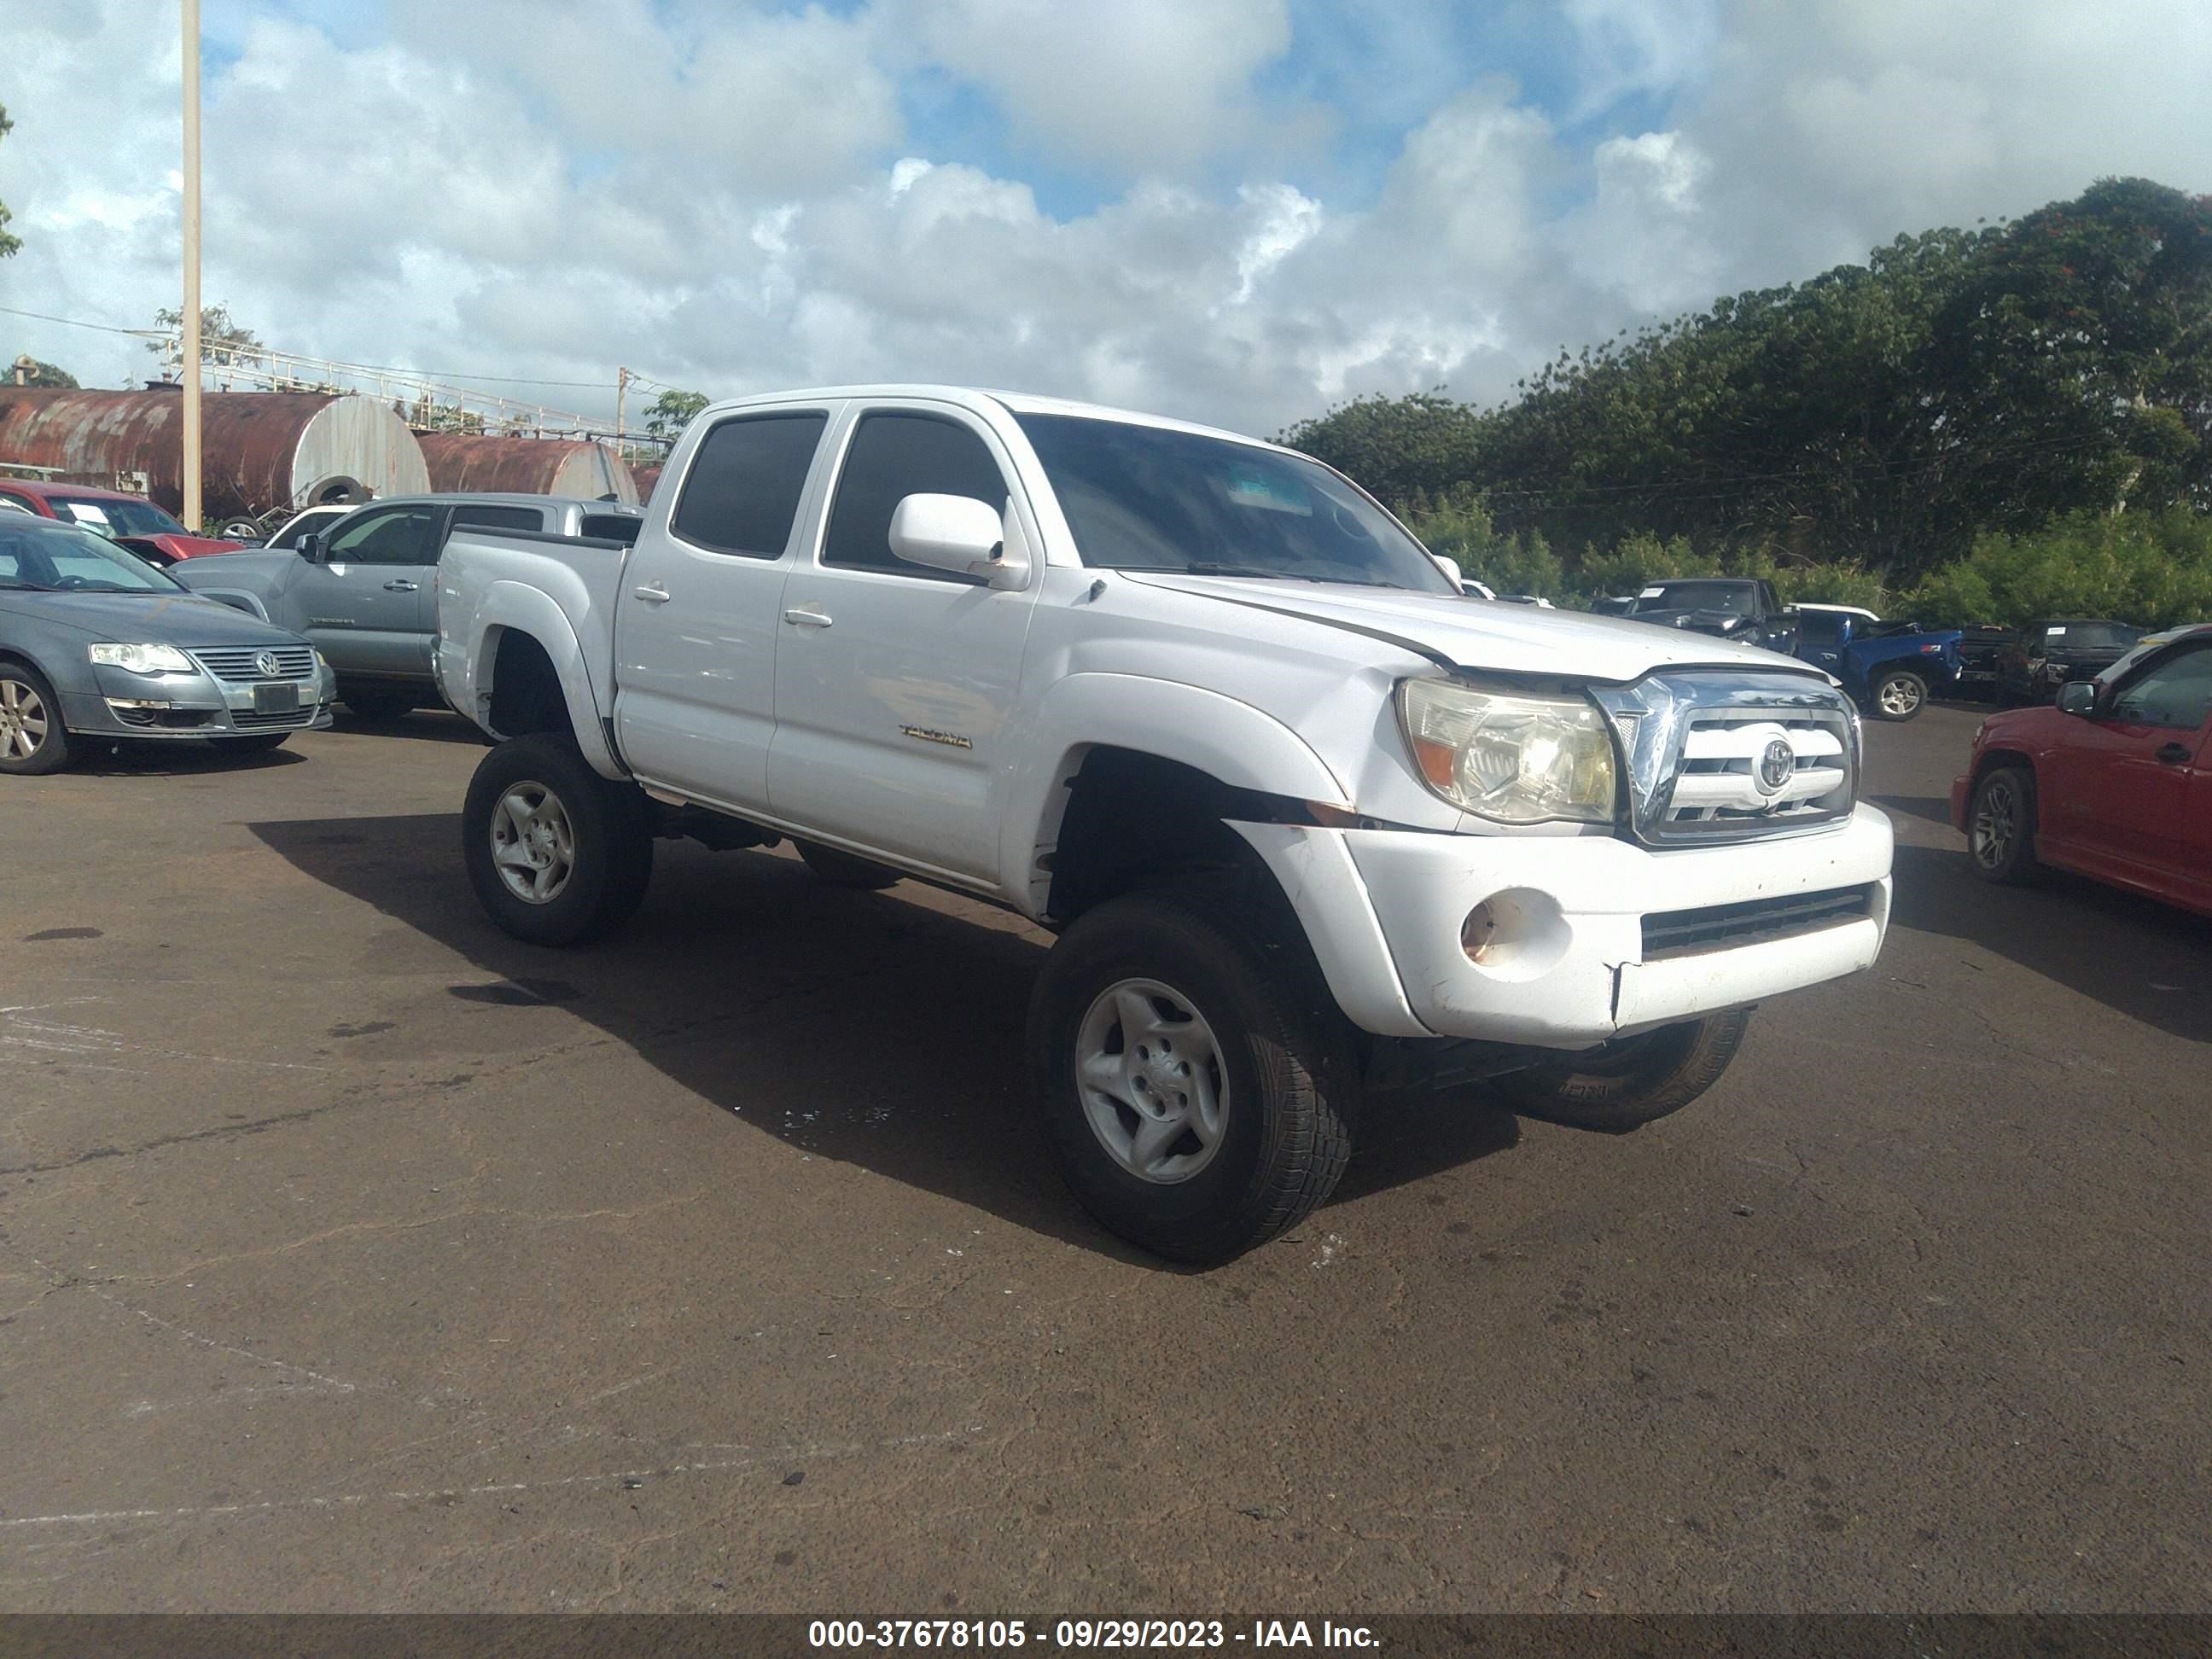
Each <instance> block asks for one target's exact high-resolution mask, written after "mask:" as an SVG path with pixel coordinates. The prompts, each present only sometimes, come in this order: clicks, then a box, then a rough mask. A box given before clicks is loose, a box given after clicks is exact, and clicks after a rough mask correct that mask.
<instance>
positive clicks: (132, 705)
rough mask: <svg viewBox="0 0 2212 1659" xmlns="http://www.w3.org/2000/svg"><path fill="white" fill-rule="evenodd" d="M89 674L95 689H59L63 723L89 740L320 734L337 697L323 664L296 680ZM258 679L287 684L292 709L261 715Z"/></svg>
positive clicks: (104, 669)
mask: <svg viewBox="0 0 2212 1659" xmlns="http://www.w3.org/2000/svg"><path fill="white" fill-rule="evenodd" d="M92 674H93V679H94V684H95V687H96V690H93V691H89V692H83V691H80V692H64V693H62V694H61V703H62V720H63V722H64V724H65V725H66V726H68V727H69V729H70V731H71V732H76V733H79V734H81V735H84V736H91V737H112V738H132V739H134V740H137V739H142V738H143V739H149V740H152V741H155V742H165V741H168V740H170V739H184V738H245V737H254V736H258V734H260V733H262V732H310V731H320V730H322V729H324V728H325V727H326V726H329V725H330V724H331V702H332V700H333V699H334V698H335V697H336V696H337V682H336V680H335V678H333V677H332V676H331V673H330V671H328V670H327V669H322V670H319V671H317V672H316V673H315V674H313V676H310V677H308V678H303V679H291V680H269V681H260V682H256V683H254V684H242V683H234V682H231V681H226V680H217V679H216V678H214V677H213V676H212V675H210V674H207V673H204V672H200V671H194V672H192V673H177V674H134V673H131V671H129V670H127V669H122V668H115V667H112V666H108V665H97V666H95V667H94V669H93V671H92ZM257 684H267V685H285V686H289V687H292V688H293V690H294V695H295V696H296V697H297V699H298V706H297V708H295V709H292V710H289V711H283V712H276V713H266V712H260V711H259V710H258V708H257V703H256V698H255V695H254V694H255V687H256V685H257Z"/></svg>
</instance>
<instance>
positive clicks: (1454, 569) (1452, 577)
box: [1429, 553, 1467, 593]
mask: <svg viewBox="0 0 2212 1659" xmlns="http://www.w3.org/2000/svg"><path fill="white" fill-rule="evenodd" d="M1429 556H1430V557H1431V558H1432V559H1434V560H1435V561H1436V562H1437V569H1439V570H1441V571H1443V573H1444V580H1446V581H1448V582H1449V583H1450V584H1451V585H1452V586H1453V587H1454V588H1455V589H1456V590H1457V591H1459V592H1462V593H1464V592H1467V577H1466V576H1465V575H1464V574H1462V572H1461V570H1460V568H1459V567H1458V566H1457V565H1455V564H1454V563H1453V562H1451V561H1450V560H1449V559H1448V558H1446V557H1444V556H1443V554H1441V553H1431V554H1430V555H1429Z"/></svg>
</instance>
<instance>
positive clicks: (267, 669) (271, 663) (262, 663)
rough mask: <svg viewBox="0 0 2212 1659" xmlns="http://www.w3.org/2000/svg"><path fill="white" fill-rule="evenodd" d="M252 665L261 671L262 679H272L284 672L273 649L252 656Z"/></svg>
mask: <svg viewBox="0 0 2212 1659" xmlns="http://www.w3.org/2000/svg"><path fill="white" fill-rule="evenodd" d="M253 665H254V666H255V667H256V668H258V669H259V670H260V671H261V678H263V679H264V680H273V679H275V678H276V677H277V676H278V675H279V674H281V673H283V671H284V665H283V663H281V662H279V661H278V660H277V659H276V653H275V652H274V651H264V652H262V653H260V654H259V655H258V656H257V657H255V658H254V659H253Z"/></svg>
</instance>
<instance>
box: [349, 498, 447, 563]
mask: <svg viewBox="0 0 2212 1659" xmlns="http://www.w3.org/2000/svg"><path fill="white" fill-rule="evenodd" d="M437 516H438V510H437V509H436V508H435V507H388V508H386V510H385V511H383V512H381V513H363V514H362V516H361V517H359V518H357V519H355V520H351V521H350V522H348V523H345V524H343V525H341V526H339V528H338V529H337V530H336V531H334V532H332V533H331V544H330V554H329V561H330V562H331V563H332V564H428V563H430V562H431V559H430V526H431V525H432V523H433V521H434V520H435V519H436V518H437Z"/></svg>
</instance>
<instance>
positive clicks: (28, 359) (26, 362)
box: [6, 352, 77, 392]
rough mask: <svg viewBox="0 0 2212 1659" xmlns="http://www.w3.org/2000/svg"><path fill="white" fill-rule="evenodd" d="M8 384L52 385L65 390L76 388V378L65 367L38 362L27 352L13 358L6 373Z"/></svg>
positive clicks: (69, 390)
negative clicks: (13, 360)
mask: <svg viewBox="0 0 2212 1659" xmlns="http://www.w3.org/2000/svg"><path fill="white" fill-rule="evenodd" d="M6 379H7V382H8V384H9V386H52V387H55V388H58V389H59V390H62V391H65V392H73V391H75V390H76V386H77V378H76V375H74V374H70V372H69V370H67V369H65V368H57V367H55V366H54V365H53V364H52V363H44V362H40V361H39V360H38V359H37V358H36V357H33V356H31V355H30V353H28V352H25V353H24V354H23V355H22V356H20V357H18V358H16V359H15V362H14V363H13V364H12V365H11V366H10V367H9V370H8V373H7V376H6Z"/></svg>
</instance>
